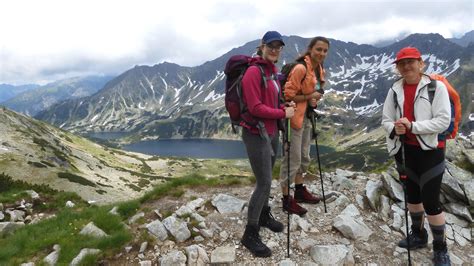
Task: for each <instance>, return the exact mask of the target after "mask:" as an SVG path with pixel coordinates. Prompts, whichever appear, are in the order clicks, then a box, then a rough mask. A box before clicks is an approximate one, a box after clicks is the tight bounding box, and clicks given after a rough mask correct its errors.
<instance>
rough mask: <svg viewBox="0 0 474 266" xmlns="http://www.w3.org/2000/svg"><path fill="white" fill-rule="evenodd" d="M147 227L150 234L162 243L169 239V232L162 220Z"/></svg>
mask: <svg viewBox="0 0 474 266" xmlns="http://www.w3.org/2000/svg"><path fill="white" fill-rule="evenodd" d="M145 227H146V229H147V230H148V233H150V234H151V235H152V236H154V237H156V238H158V239H159V240H160V241H165V240H166V239H167V238H168V232H167V231H166V228H165V226H164V225H163V223H162V222H161V221H160V220H156V221H153V222H151V223H149V224H147V225H146V226H145Z"/></svg>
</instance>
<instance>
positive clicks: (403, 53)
mask: <svg viewBox="0 0 474 266" xmlns="http://www.w3.org/2000/svg"><path fill="white" fill-rule="evenodd" d="M407 58H413V59H420V58H421V53H420V51H418V49H416V48H415V47H405V48H402V49H401V50H400V51H398V53H397V59H396V60H395V61H393V63H394V64H396V63H398V61H400V60H402V59H407Z"/></svg>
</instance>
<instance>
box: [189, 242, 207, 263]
mask: <svg viewBox="0 0 474 266" xmlns="http://www.w3.org/2000/svg"><path fill="white" fill-rule="evenodd" d="M185 249H186V255H187V257H188V265H198V266H199V265H207V264H209V257H208V256H207V253H206V251H205V250H204V249H203V248H202V247H200V246H198V245H191V246H189V247H186V248H185Z"/></svg>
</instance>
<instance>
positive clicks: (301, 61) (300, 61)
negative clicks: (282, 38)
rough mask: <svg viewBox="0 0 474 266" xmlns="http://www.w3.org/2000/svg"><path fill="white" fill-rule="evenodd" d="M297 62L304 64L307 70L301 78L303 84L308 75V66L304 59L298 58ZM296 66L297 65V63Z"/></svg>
mask: <svg viewBox="0 0 474 266" xmlns="http://www.w3.org/2000/svg"><path fill="white" fill-rule="evenodd" d="M296 63H297V64H302V65H303V66H304V69H305V70H306V71H305V72H304V77H303V79H301V84H303V81H304V80H305V79H306V75H308V66H306V62H305V61H304V60H298V61H296ZM295 66H296V65H295Z"/></svg>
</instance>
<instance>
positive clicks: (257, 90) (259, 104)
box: [242, 58, 285, 136]
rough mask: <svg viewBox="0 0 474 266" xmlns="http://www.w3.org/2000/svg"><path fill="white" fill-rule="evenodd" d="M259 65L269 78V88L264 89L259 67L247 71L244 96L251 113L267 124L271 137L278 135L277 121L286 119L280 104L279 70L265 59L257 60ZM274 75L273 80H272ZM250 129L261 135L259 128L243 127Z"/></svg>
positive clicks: (243, 86)
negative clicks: (277, 76)
mask: <svg viewBox="0 0 474 266" xmlns="http://www.w3.org/2000/svg"><path fill="white" fill-rule="evenodd" d="M256 63H257V64H259V65H260V66H261V67H262V68H263V70H264V72H265V76H266V77H267V88H265V87H262V75H261V73H260V69H259V68H258V66H251V67H249V68H248V69H247V71H246V72H245V74H244V77H243V78H242V95H243V100H244V103H245V104H246V105H247V109H248V111H249V113H250V114H251V115H252V116H253V117H255V118H256V119H257V120H260V121H262V122H263V123H264V124H265V128H266V130H267V132H268V135H269V136H273V135H275V134H276V132H277V130H278V128H277V120H278V119H282V118H285V110H284V106H283V105H281V104H280V103H279V96H280V93H281V89H280V85H279V83H278V79H277V78H276V75H277V68H276V67H275V65H274V64H273V63H271V62H269V61H267V60H264V59H263V58H257V59H256ZM272 74H273V77H274V78H273V79H272V78H271V77H272ZM242 126H244V127H246V128H249V129H250V132H252V133H253V134H259V132H258V130H257V128H255V127H250V126H248V125H245V124H244V125H242Z"/></svg>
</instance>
